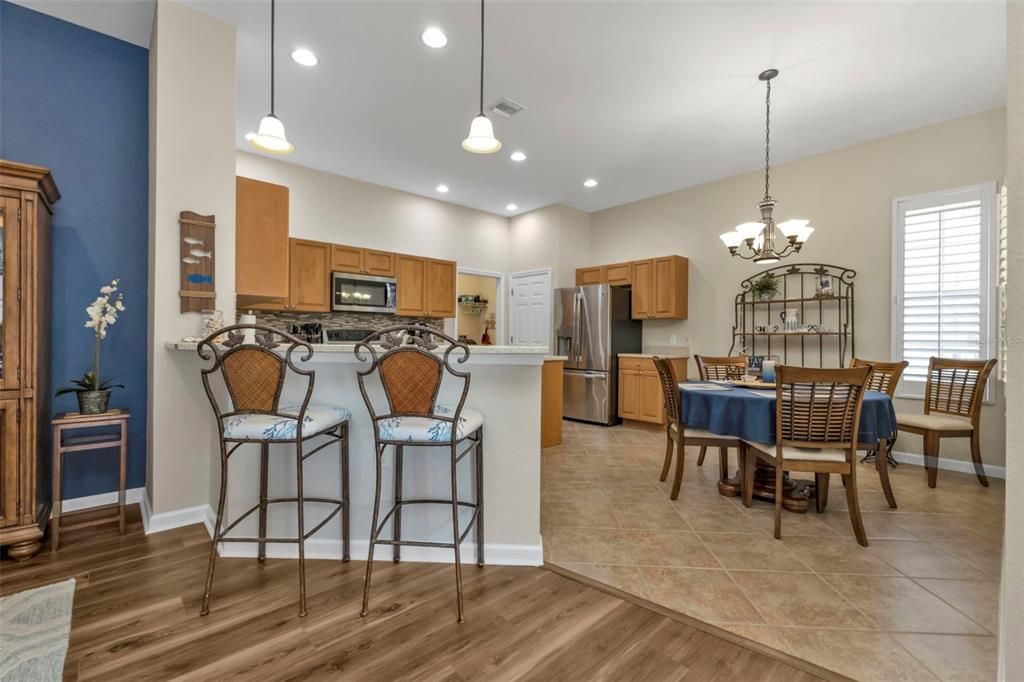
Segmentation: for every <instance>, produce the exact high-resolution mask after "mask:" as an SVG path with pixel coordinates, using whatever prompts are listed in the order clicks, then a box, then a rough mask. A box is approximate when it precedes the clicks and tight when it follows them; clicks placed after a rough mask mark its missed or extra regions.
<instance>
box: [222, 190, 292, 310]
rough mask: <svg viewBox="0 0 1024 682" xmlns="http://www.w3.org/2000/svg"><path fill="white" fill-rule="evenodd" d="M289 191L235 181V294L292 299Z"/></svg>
mask: <svg viewBox="0 0 1024 682" xmlns="http://www.w3.org/2000/svg"><path fill="white" fill-rule="evenodd" d="M288 254H289V244H288V188H287V187H285V186H283V185H275V184H272V183H269V182H262V181H260V180H253V179H251V178H243V177H236V178H235V294H236V295H237V296H242V297H255V298H260V299H277V300H278V301H279V303H281V304H282V305H281V306H279V307H283V303H284V301H286V300H287V299H288V284H289V281H288V278H289V271H288Z"/></svg>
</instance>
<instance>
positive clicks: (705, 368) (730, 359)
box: [693, 355, 747, 381]
mask: <svg viewBox="0 0 1024 682" xmlns="http://www.w3.org/2000/svg"><path fill="white" fill-rule="evenodd" d="M693 359H694V361H695V362H696V363H697V374H698V376H700V378H701V381H712V380H714V381H731V380H733V379H739V378H740V377H742V376H743V375H744V374H746V373H747V358H746V357H745V356H743V355H734V356H726V357H720V358H713V357H709V356H707V355H694V356H693Z"/></svg>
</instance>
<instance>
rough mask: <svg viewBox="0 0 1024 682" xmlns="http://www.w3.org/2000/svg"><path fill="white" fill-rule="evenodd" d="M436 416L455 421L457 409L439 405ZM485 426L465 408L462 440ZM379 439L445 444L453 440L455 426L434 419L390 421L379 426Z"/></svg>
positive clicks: (380, 423) (436, 408)
mask: <svg viewBox="0 0 1024 682" xmlns="http://www.w3.org/2000/svg"><path fill="white" fill-rule="evenodd" d="M434 414H437V415H442V416H445V417H451V416H453V415H454V414H455V408H454V407H451V406H450V405H435V406H434ZM483 424H484V416H483V415H482V414H480V413H479V412H477V411H476V410H474V409H471V408H468V407H463V408H462V413H461V414H460V415H459V428H458V432H457V433H458V439H457V440H462V439H463V438H465V437H466V436H470V435H472V434H473V433H474V432H475V431H476V430H477V429H479V428H480V427H481V426H483ZM377 435H378V436H379V437H380V439H381V440H400V441H406V442H420V443H437V442H441V443H445V442H450V441H451V438H452V423H451V422H446V421H442V420H440V419H431V418H430V417H388V418H386V419H381V420H380V421H378V422H377Z"/></svg>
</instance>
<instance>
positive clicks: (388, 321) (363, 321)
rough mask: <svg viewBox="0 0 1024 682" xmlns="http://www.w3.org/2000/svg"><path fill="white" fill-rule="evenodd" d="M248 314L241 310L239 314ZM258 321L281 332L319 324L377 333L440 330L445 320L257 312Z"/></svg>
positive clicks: (327, 326) (364, 315) (369, 315)
mask: <svg viewBox="0 0 1024 682" xmlns="http://www.w3.org/2000/svg"><path fill="white" fill-rule="evenodd" d="M245 312H248V311H246V310H239V311H238V314H239V315H241V314H242V313H245ZM254 314H255V315H256V321H257V322H259V323H260V324H265V325H268V326H271V327H274V328H275V329H280V330H281V331H284V332H286V331H288V330H289V329H290V328H291V326H292V325H293V324H297V325H300V326H301V325H303V324H308V323H312V322H319V323H320V324H321V325H323V328H324V331H326V330H328V329H369V330H371V331H376V330H378V329H383V328H384V327H390V326H392V325H396V324H421V325H425V326H427V327H433V328H435V329H438V330H443V329H444V320H439V319H435V318H430V317H422V318H421V317H402V316H401V315H388V314H384V313H288V312H261V311H259V310H257V311H255V313H254Z"/></svg>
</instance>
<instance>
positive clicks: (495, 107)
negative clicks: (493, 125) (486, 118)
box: [491, 97, 526, 118]
mask: <svg viewBox="0 0 1024 682" xmlns="http://www.w3.org/2000/svg"><path fill="white" fill-rule="evenodd" d="M525 108H526V107H524V106H523V105H522V104H520V103H519V102H513V101H512V100H510V99H509V98H508V97H502V98H501V99H499V100H498V101H497V102H495V103H494V104H492V105H491V111H492V112H494V113H495V114H497V115H498V116H502V117H504V118H512V117H513V116H515V115H516V114H518V113H519V112H520V111H522V110H523V109H525Z"/></svg>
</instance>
